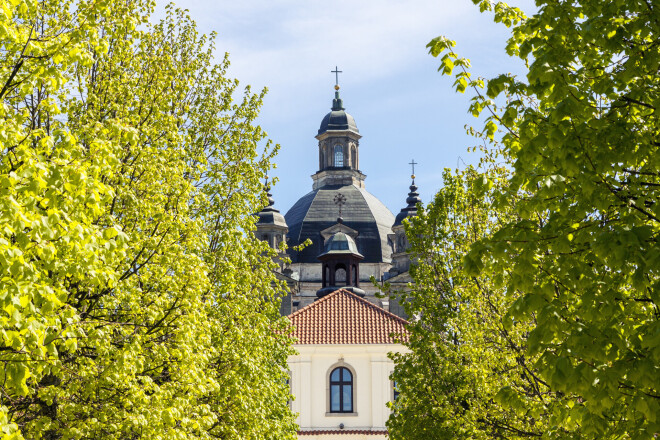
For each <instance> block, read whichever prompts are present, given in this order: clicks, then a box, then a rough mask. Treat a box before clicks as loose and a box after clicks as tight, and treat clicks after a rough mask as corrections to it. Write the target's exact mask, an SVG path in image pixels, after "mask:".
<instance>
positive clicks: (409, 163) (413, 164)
mask: <svg viewBox="0 0 660 440" xmlns="http://www.w3.org/2000/svg"><path fill="white" fill-rule="evenodd" d="M408 165H412V173H413V174H415V165H419V163H417V162H415V159H413V160H412V162H408Z"/></svg>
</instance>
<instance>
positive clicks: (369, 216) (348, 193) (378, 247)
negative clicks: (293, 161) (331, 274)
mask: <svg viewBox="0 0 660 440" xmlns="http://www.w3.org/2000/svg"><path fill="white" fill-rule="evenodd" d="M337 193H341V194H342V195H343V196H344V197H345V198H346V202H345V204H344V205H343V206H342V218H343V225H344V226H346V227H348V228H350V229H353V230H355V231H359V234H358V236H357V238H356V239H355V244H356V246H357V250H358V252H359V253H360V254H362V255H363V256H364V260H363V261H362V262H363V263H380V262H386V263H389V262H391V252H392V251H391V248H390V246H389V244H388V241H387V234H389V233H391V228H392V224H393V223H394V215H393V214H392V213H391V212H390V210H389V209H387V207H386V206H385V205H383V203H382V202H381V201H380V200H378V199H377V198H376V197H374V196H373V195H372V194H370V193H369V192H367V191H366V190H365V189H364V188H358V187H356V186H355V185H327V186H323V187H321V188H318V189H316V190H314V191H312V192H310V193H308V194H306V195H304V196H303V197H302V198H300V200H298V201H297V202H296V203H295V204H294V205H293V207H292V208H291V209H290V210H289V212H287V213H286V214H285V216H284V218H285V219H286V223H287V225H288V226H289V234H288V238H289V243H288V244H289V252H290V253H291V261H292V262H293V263H315V264H316V263H318V260H317V257H318V255H319V254H321V253H323V252H324V250H325V246H324V245H325V243H324V239H323V236H322V235H321V231H324V230H325V229H327V228H330V227H331V226H334V225H336V224H337V214H338V207H337V205H336V204H335V203H334V198H335V196H336V195H337ZM307 239H310V240H311V241H312V245H310V246H307V247H306V248H305V249H303V250H302V251H299V252H296V251H294V250H293V249H291V247H293V246H298V245H300V244H302V243H303V242H305V240H307Z"/></svg>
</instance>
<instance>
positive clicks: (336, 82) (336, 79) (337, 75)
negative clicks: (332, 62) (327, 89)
mask: <svg viewBox="0 0 660 440" xmlns="http://www.w3.org/2000/svg"><path fill="white" fill-rule="evenodd" d="M330 72H332V73H334V74H335V88H338V87H339V74H340V73H344V72H342V71H341V70H339V68H338V67H337V66H335V70H331V71H330Z"/></svg>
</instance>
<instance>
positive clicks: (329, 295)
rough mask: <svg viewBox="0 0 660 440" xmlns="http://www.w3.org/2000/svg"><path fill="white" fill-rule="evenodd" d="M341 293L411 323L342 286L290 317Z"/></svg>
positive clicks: (379, 311)
mask: <svg viewBox="0 0 660 440" xmlns="http://www.w3.org/2000/svg"><path fill="white" fill-rule="evenodd" d="M340 293H343V294H345V295H347V296H348V297H349V298H352V299H355V300H358V302H361V303H363V304H365V305H367V306H368V307H370V308H371V309H373V310H374V311H375V312H377V313H382V314H384V315H385V316H387V317H388V318H393V319H394V320H395V321H399V322H400V323H402V324H404V325H408V324H410V322H408V321H406V320H405V319H403V318H401V317H400V316H397V315H395V314H394V313H392V312H390V311H388V310H385V309H384V308H382V307H378V306H377V305H376V304H373V303H371V302H369V301H367V300H366V299H364V298H362V297H361V296H359V295H356V294H355V293H353V292H351V291H350V290H346V289H343V288H341V287H340V288H339V289H337V290H335V291H333V292H331V293H329V294H327V295H325V296H324V297H322V298H321V299H318V300H316V301H314V302H312V303H311V304H307V305H306V306H305V307H303V308H302V309H298V310H296V311H295V312H293V313H292V314H290V315H289V319H291V318H293V317H294V316H298V315H299V314H300V313H301V312H303V311H305V310H308V309H310V308H312V307H313V306H316V305H317V304H321V303H323V302H324V301H327V300H328V299H330V298H334V297H335V296H338V295H339V294H340Z"/></svg>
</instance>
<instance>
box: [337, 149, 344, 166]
mask: <svg viewBox="0 0 660 440" xmlns="http://www.w3.org/2000/svg"><path fill="white" fill-rule="evenodd" d="M335 166H336V167H343V166H344V149H343V148H342V146H341V145H339V144H337V145H335Z"/></svg>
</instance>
